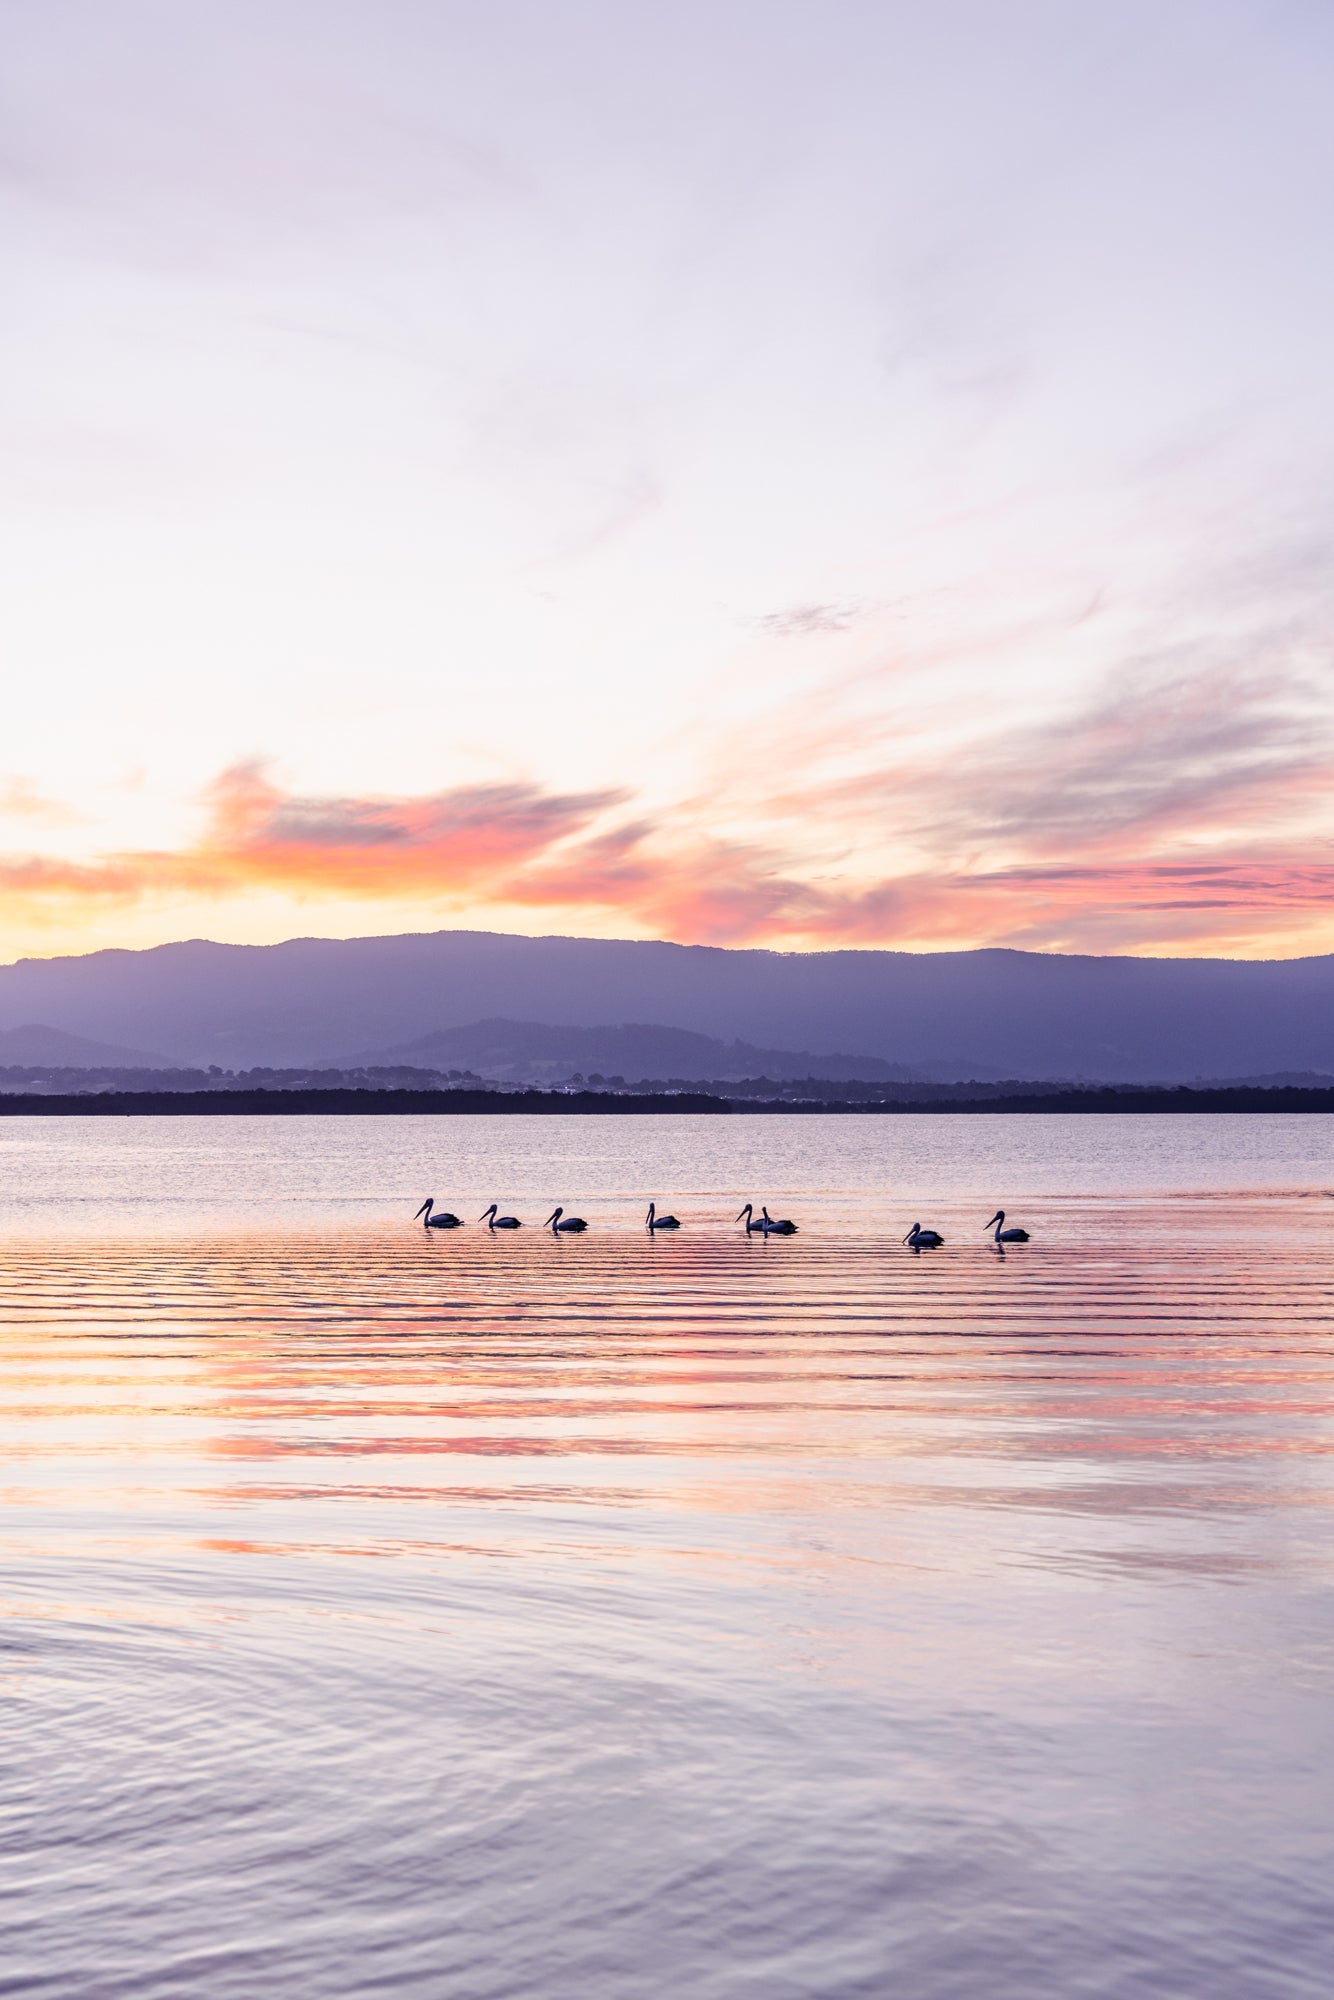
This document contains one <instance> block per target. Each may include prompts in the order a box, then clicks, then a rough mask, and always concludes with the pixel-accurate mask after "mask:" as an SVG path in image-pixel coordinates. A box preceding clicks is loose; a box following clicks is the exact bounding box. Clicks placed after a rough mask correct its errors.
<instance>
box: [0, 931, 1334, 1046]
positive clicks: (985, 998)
mask: <svg viewBox="0 0 1334 2000" xmlns="http://www.w3.org/2000/svg"><path fill="white" fill-rule="evenodd" d="M502 1021H503V1022H505V1023H506V1024H507V1029H508V1030H515V1029H517V1028H519V1027H522V1028H523V1029H524V1032H525V1034H526V1033H527V1030H528V1029H529V1028H531V1027H532V1025H533V1024H534V1023H543V1024H548V1026H549V1029H550V1030H551V1032H552V1033H553V1034H555V1033H556V1031H563V1030H571V1029H573V1030H580V1029H584V1030H593V1029H598V1030H599V1032H600V1034H601V1035H603V1036H613V1037H614V1036H615V1035H616V1034H620V1033H629V1032H631V1030H630V1029H625V1030H621V1029H608V1028H606V1027H605V1026H600V1024H606V1023H609V1022H613V1023H615V1022H620V1023H628V1024H636V1023H637V1024H657V1025H656V1026H655V1027H653V1028H652V1029H651V1030H650V1029H648V1028H647V1027H644V1026H642V1025H641V1026H640V1027H637V1028H635V1029H634V1030H633V1032H634V1033H636V1034H641V1033H646V1032H652V1033H654V1034H661V1033H662V1032H663V1031H665V1030H677V1031H686V1032H687V1033H689V1034H692V1035H698V1036H704V1037H708V1038H711V1039H712V1040H713V1041H714V1042H715V1044H716V1043H719V1042H721V1043H723V1044H725V1045H726V1046H727V1047H728V1048H729V1049H731V1048H732V1047H733V1046H734V1045H735V1044H736V1043H737V1041H738V1040H740V1041H741V1042H743V1043H744V1044H748V1045H749V1050H748V1053H747V1057H746V1060H747V1061H749V1060H750V1059H751V1056H752V1054H753V1057H754V1059H756V1060H758V1062H759V1063H760V1066H761V1067H764V1066H765V1065H766V1063H770V1062H773V1061H774V1060H775V1059H776V1058H777V1057H778V1056H779V1055H781V1054H782V1053H783V1052H784V1051H787V1052H789V1053H790V1052H793V1051H796V1052H806V1053H802V1054H801V1056H800V1060H801V1062H802V1063H807V1062H809V1061H812V1060H814V1061H816V1062H820V1063H821V1064H822V1065H823V1063H824V1062H825V1061H828V1060H830V1059H841V1060H842V1061H843V1062H844V1063H847V1062H849V1061H852V1062H857V1063H865V1062H869V1061H872V1060H874V1061H875V1062H877V1063H883V1064H885V1065H887V1066H888V1069H889V1072H890V1075H891V1076H892V1075H893V1074H894V1073H896V1072H897V1073H898V1074H900V1075H903V1074H905V1073H916V1074H918V1075H926V1076H932V1077H936V1078H940V1079H941V1080H944V1079H945V1078H946V1075H947V1073H948V1074H952V1075H954V1076H959V1077H969V1076H977V1077H979V1078H982V1077H988V1076H991V1077H995V1076H1005V1077H1014V1078H1031V1079H1035V1080H1038V1079H1048V1078H1061V1077H1066V1078H1081V1077H1082V1078H1098V1079H1105V1080H1108V1081H1112V1082H1117V1081H1163V1082H1189V1081H1190V1080H1192V1079H1193V1078H1196V1077H1200V1076H1210V1077H1227V1076H1241V1075H1247V1076H1249V1075H1262V1074H1270V1073H1273V1072H1279V1071H1292V1072H1306V1071H1316V1072H1328V1071H1331V1070H1334V957H1320V958H1303V959H1281V960H1262V961H1259V960H1233V959H1153V958H1090V957H1066V956H1060V955H1057V954H1047V953H1038V952H1022V951H1009V950H986V951H972V952H933V953H912V952H895V951H829V952H775V951H762V950H749V949H748V950H728V949H725V948H723V947H720V946H707V945H676V944H665V943H656V942H635V941H629V940H621V939H590V938H564V937H540V938H526V937H515V936H509V935H502V934H498V933H493V932H485V931H438V932H429V933H413V934H409V935H406V936H398V937H370V938H349V939H336V938H298V939H293V940H291V941H290V942H288V943H284V944H275V945H232V944H215V943H210V942H207V941H204V940H199V939H196V940H192V941H189V942H185V943H180V944H169V945H160V946H157V947H155V948H153V949H150V950H146V951H122V950H110V951H99V952H93V953H89V954H87V955H85V956H81V957H70V958H51V959H21V960H19V961H18V962H17V963H16V964H13V965H8V966H3V967H0V1030H3V1029H11V1030H19V1029H22V1030H24V1032H25V1033H34V1032H36V1030H35V1028H34V1026H33V1024H35V1023H41V1024H43V1032H46V1031H52V1030H54V1031H59V1032H60V1033H63V1034H65V1035H73V1036H80V1037H84V1038H86V1039H91V1040H94V1041H96V1042H100V1043H101V1044H103V1047H104V1048H106V1047H108V1046H112V1047H115V1048H116V1049H117V1052H118V1059H121V1060H124V1058H125V1056H127V1055H129V1056H132V1057H134V1051H136V1050H138V1051H143V1050H153V1051H156V1052H157V1054H156V1057H149V1058H145V1057H142V1056H138V1057H134V1060H136V1061H145V1060H147V1061H152V1060H157V1061H161V1062H170V1063H178V1064H179V1063H189V1064H198V1065H205V1066H207V1065H210V1064H216V1065H219V1066H222V1067H226V1068H238V1067H242V1066H253V1065H257V1064H272V1065H275V1066H277V1065H288V1064H354V1063H357V1062H362V1063H364V1062H367V1061H371V1060H374V1061H386V1060H393V1061H402V1060H404V1059H405V1051H406V1050H408V1049H411V1048H415V1049H416V1050H417V1058H416V1059H418V1060H421V1059H422V1058H421V1053H420V1052H421V1047H422V1044H423V1041H424V1039H433V1038H435V1037H438V1036H442V1035H443V1036H444V1037H445V1040H444V1041H443V1042H440V1043H438V1044H436V1046H438V1047H440V1048H446V1047H448V1046H450V1044H449V1040H448V1036H449V1033H450V1032H453V1031H457V1030H459V1029H461V1028H463V1027H465V1026H467V1027H468V1028H469V1032H470V1033H486V1034H490V1035H492V1037H493V1038H494V1035H495V1032H496V1024H497V1023H499V1022H502ZM16 1045H17V1044H16ZM455 1046H458V1045H457V1044H455ZM527 1046H528V1048H529V1050H530V1056H529V1057H525V1058H524V1059H525V1060H527V1059H532V1060H539V1059H540V1060H543V1061H545V1060H548V1059H549V1060H550V1061H552V1062H555V1063H564V1062H567V1061H568V1062H569V1063H570V1066H571V1067H572V1068H577V1069H580V1070H583V1071H584V1072H585V1073H587V1071H588V1069H590V1068H592V1067H596V1068H599V1069H606V1070H609V1071H610V1070H615V1071H621V1072H622V1073H623V1074H625V1075H626V1076H627V1077H629V1075H630V1070H631V1069H633V1068H634V1067H637V1064H636V1063H635V1062H634V1061H633V1060H631V1059H630V1058H629V1057H628V1056H627V1057H625V1058H624V1059H623V1060H614V1059H613V1055H612V1053H611V1052H610V1049H609V1048H608V1047H607V1045H606V1044H605V1043H604V1044H602V1045H601V1047H602V1053H601V1054H600V1055H599V1056H598V1058H597V1059H596V1060H595V1059H594V1057H593V1055H592V1054H591V1053H588V1052H585V1053H583V1054H579V1055H576V1054H574V1053H573V1047H574V1045H573V1044H570V1043H567V1042H562V1043H560V1044H559V1045H558V1046H557V1045H556V1044H554V1043H553V1044H552V1048H553V1053H552V1054H551V1055H550V1056H549V1058H548V1057H541V1058H538V1057H536V1056H533V1055H531V1049H532V1044H531V1043H529V1044H528V1045H527ZM591 1047H592V1045H591V1044H589V1045H588V1048H589V1049H591ZM848 1050H853V1051H859V1052H860V1054H859V1055H857V1056H855V1057H851V1058H849V1057H848V1056H846V1055H841V1052H843V1051H848ZM567 1051H568V1053H567ZM715 1053H716V1051H715ZM9 1059H10V1060H11V1061H16V1060H19V1058H17V1057H10V1058H9ZM51 1059H52V1060H56V1059H60V1060H63V1059H64V1058H54V1057H53V1058H51ZM100 1059H102V1060H105V1057H103V1058H100ZM510 1059H511V1058H505V1060H510ZM627 1064H628V1067H627ZM423 1066H428V1065H427V1064H426V1063H424V1062H423ZM429 1066H432V1067H434V1066H436V1059H435V1058H432V1061H431V1063H430V1065H429ZM450 1066H458V1067H471V1068H476V1067H477V1066H478V1065H477V1063H476V1062H475V1061H468V1060H463V1059H460V1060H459V1061H458V1063H457V1064H456V1065H455V1064H451V1065H450ZM664 1066H666V1065H664ZM651 1067H652V1068H653V1070H654V1071H655V1072H657V1070H658V1063H657V1062H656V1061H655V1062H654V1063H653V1064H652V1065H651ZM707 1067H708V1068H709V1069H710V1070H713V1069H714V1068H715V1065H714V1063H713V1061H712V1059H711V1061H710V1063H709V1064H708V1065H707ZM673 1073H675V1074H678V1075H687V1074H690V1071H688V1070H687V1069H685V1068H677V1069H675V1070H674V1072H673ZM731 1073H733V1070H732V1067H731V1065H730V1064H729V1065H728V1067H727V1068H726V1069H725V1070H724V1071H723V1074H731ZM815 1073H816V1074H834V1073H835V1072H834V1071H830V1070H828V1069H825V1068H824V1067H823V1066H822V1067H821V1068H820V1069H818V1070H816V1071H815ZM837 1073H838V1074H849V1073H851V1074H854V1075H855V1074H860V1073H863V1072H860V1071H858V1070H856V1069H854V1070H852V1071H851V1072H849V1071H847V1070H840V1071H838V1072H837Z"/></svg>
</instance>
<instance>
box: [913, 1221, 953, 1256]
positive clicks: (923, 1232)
mask: <svg viewBox="0 0 1334 2000" xmlns="http://www.w3.org/2000/svg"><path fill="white" fill-rule="evenodd" d="M903 1240H904V1242H905V1243H906V1244H907V1246H908V1248H909V1249H910V1250H936V1249H938V1248H939V1246H940V1245H941V1244H942V1243H943V1242H944V1241H945V1239H944V1237H943V1236H942V1235H941V1233H940V1231H939V1230H938V1229H923V1227H922V1225H921V1223H920V1222H914V1224H913V1226H912V1228H911V1229H910V1230H909V1231H908V1234H907V1235H906V1236H905V1237H904V1239H903Z"/></svg>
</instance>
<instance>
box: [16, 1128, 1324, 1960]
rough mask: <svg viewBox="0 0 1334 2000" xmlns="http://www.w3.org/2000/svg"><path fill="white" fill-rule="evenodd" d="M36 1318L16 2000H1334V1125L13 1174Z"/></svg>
mask: <svg viewBox="0 0 1334 2000" xmlns="http://www.w3.org/2000/svg"><path fill="white" fill-rule="evenodd" d="M428 1194H430V1195H434V1196H435V1197H436V1199H437V1201H438V1202H439V1203H440V1204H441V1205H443V1206H446V1207H449V1208H452V1209H455V1210H457V1211H458V1213H459V1214H460V1215H462V1216H464V1217H465V1219H466V1221H467V1224H468V1226H467V1227H466V1228H464V1229H460V1230H457V1231H451V1232H430V1233H428V1232H426V1231H425V1230H423V1229H422V1228H421V1227H420V1225H414V1224H413V1222H412V1220H411V1218H412V1214H413V1211H414V1210H415V1209H416V1208H417V1207H418V1206H419V1204H420V1203H421V1201H422V1200H423V1199H424V1198H425V1197H426V1195H428ZM650 1196H654V1197H656V1198H657V1199H658V1201H659V1202H660V1203H661V1204H663V1205H664V1206H666V1207H669V1208H670V1209H672V1210H673V1211H674V1212H675V1213H676V1214H678V1215H679V1216H680V1217H681V1218H682V1222H683V1224H684V1227H683V1228H682V1229H681V1230H680V1231H679V1232H678V1233H677V1234H676V1235H675V1236H670V1237H657V1238H650V1237H649V1236H648V1235H647V1234H646V1233H645V1231H644V1229H643V1226H642V1224H643V1211H644V1204H645V1202H646V1200H647V1199H648V1197H650ZM493 1198H494V1199H497V1200H499V1201H500V1203H501V1206H502V1209H510V1210H512V1211H513V1212H515V1213H518V1214H519V1215H521V1216H522V1217H523V1218H524V1220H525V1223H526V1224H528V1225H529V1226H527V1227H525V1228H524V1229H522V1230H520V1231H518V1232H514V1233H511V1234H509V1235H504V1236H502V1235H492V1234H491V1233H489V1232H488V1231H487V1230H485V1229H484V1228H479V1227H477V1226H475V1223H474V1218H475V1217H476V1216H477V1215H478V1214H479V1213H480V1212H481V1210H482V1209H483V1207H484V1206H485V1205H486V1204H487V1203H488V1202H490V1201H491V1200H492V1199H493ZM747 1199H754V1200H756V1201H757V1202H758V1201H767V1202H768V1203H769V1206H770V1208H771V1210H772V1211H773V1212H774V1213H775V1214H778V1213H780V1212H781V1213H782V1214H784V1215H791V1216H793V1217H795V1219H796V1220H797V1222H798V1223H799V1225H800V1228H799V1233H798V1234H797V1235H795V1236H793V1237H791V1238H787V1239H772V1240H769V1241H764V1240H762V1239H759V1238H755V1237H751V1238H747V1236H746V1235H745V1233H744V1231H743V1230H742V1229H741V1228H740V1227H739V1226H737V1225H736V1224H735V1223H734V1221H733V1217H734V1216H735V1214H736V1212H737V1209H738V1208H739V1206H740V1205H741V1203H742V1202H743V1201H745V1200H747ZM556 1202H563V1203H564V1204H565V1205H566V1206H567V1207H568V1208H570V1209H572V1210H574V1211H575V1212H577V1213H579V1214H582V1215H584V1216H586V1217H587V1219H588V1222H589V1229H588V1232H587V1233H586V1234H585V1235H583V1236H581V1237H577V1238H572V1239H558V1238H556V1237H554V1236H553V1235H552V1234H551V1233H550V1232H549V1231H548V1232H544V1231H542V1230H541V1229H540V1228H538V1227H534V1226H532V1225H534V1224H538V1223H540V1222H541V1220H542V1217H543V1216H544V1215H545V1214H546V1213H548V1211H549V1209H550V1208H551V1206H553V1205H554V1204H555V1203H556ZM1002 1205H1003V1206H1004V1207H1005V1208H1006V1210H1007V1211H1009V1219H1010V1220H1011V1221H1014V1222H1017V1223H1021V1224H1023V1225H1024V1226H1026V1227H1027V1228H1028V1229H1029V1230H1030V1231H1031V1232H1032V1241H1031V1242H1029V1243H1027V1244H1024V1245H1021V1246H1017V1247H1016V1248H1013V1249H1010V1250H1007V1251H1004V1252H1000V1251H998V1250H997V1249H996V1248H995V1246H994V1245H993V1244H992V1243H991V1241H990V1239H989V1238H988V1237H987V1236H986V1235H985V1234H984V1233H983V1224H984V1223H985V1222H986V1220H987V1217H988V1216H989V1215H990V1214H991V1213H992V1211H993V1210H994V1209H995V1208H996V1207H998V1206H1002ZM915 1220H920V1221H922V1222H923V1223H927V1224H931V1225H934V1226H935V1227H936V1228H938V1229H940V1230H941V1231H942V1232H943V1233H944V1235H945V1238H946V1242H945V1244H944V1246H943V1248H941V1249H940V1250H937V1251H932V1252H928V1253H914V1252H912V1251H910V1250H908V1249H905V1248H904V1247H903V1246H902V1243H901V1241H900V1239H901V1238H902V1236H903V1235H904V1233H905V1231H906V1230H907V1229H908V1227H909V1225H910V1224H911V1223H912V1222H913V1221H915ZM0 1320H2V1321H3V1346H2V1347H0V1359H2V1362H3V1371H4V1372H3V1404H2V1406H0V1424H2V1425H3V1448H4V1475H3V1487H4V1490H3V1494H2V1495H0V1504H2V1506H3V1519H2V1521H0V1534H2V1535H3V1558H4V1562H3V1571H4V1574H3V1584H2V1585H0V1589H2V1590H3V1599H4V1602H3V1613H4V1616H3V1624H2V1625H0V1635H2V1642H3V1648H4V1652H3V1682H4V1697H5V1698H4V1741H3V1778H2V1779H0V1840H2V1841H3V1847H4V1868H3V1871H0V1898H2V1903H0V1927H2V1928H3V1934H4V1949H3V1952H0V1994H4V1995H11V1994H21V1995H44V1996H51V2000H56V1996H59V2000H66V1996H79V2000H85V1996H93V1997H94V2000H104V1996H122V1995H123V1996H125V1997H126V2000H130V1996H133V2000H169V1996H170V2000H176V1996H181V2000H184V1996H187V1995H189V1996H192V2000H255V1996H256V1995H259V1994H268V1993H270V1992H275V1993H276V1992H284V1993H291V1994H293V1995H299V1996H300V1997H301V2000H325V1996H330V1997H331V2000H332V1996H354V1995H355V1996H361V1995H367V1996H369V1995H393V1996H395V2000H401V1996H409V1997H410V2000H517V1996H533V2000H539V1996H540V2000H677V1996H678V1995H681V1994H689V1995H690V1996H691V2000H893V1996H900V1995H901V1996H904V2000H972V1996H975V1995H976V1996H982V1995H985V1996H987V2000H1034V1996H1038V1995H1041V1996H1047V1995H1051V1996H1057V1997H1058V2000H1067V1997H1068V1996H1089V2000H1095V1996H1096V2000H1122V1997H1123V1996H1136V1997H1137V2000H1138V1996H1143V2000H1163V1996H1195V1995H1199V1996H1209V2000H1219V1996H1221V2000H1269V1997H1270V1996H1274V2000H1279V1996H1283V2000H1298V1996H1301V2000H1306V1996H1316V1995H1320V1996H1322V2000H1323V1996H1324V1995H1325V1994H1326V1993H1327V1992H1328V1990H1329V1984H1330V1973H1329V1967H1330V1964H1331V1962H1334V1889H1332V1888H1331V1879H1330V1878H1331V1869H1330V1858H1331V1857H1330V1831H1329V1821H1330V1809H1329V1798H1330V1791H1331V1777H1330V1765H1331V1754H1332V1753H1334V1702H1332V1701H1331V1696H1332V1695H1334V1646H1332V1642H1334V1595H1332V1594H1331V1580H1332V1577H1334V1545H1332V1543H1331V1535H1330V1522H1331V1505H1332V1504H1334V1421H1332V1419H1334V1120H1330V1119H1328V1118H1325V1117H1323V1116H1318V1115H1317V1116H1310V1115H1308V1116H1288V1117H1282V1116H1275V1117H1270V1116H1237V1117H1230V1116H1199V1117H1196V1116H1190V1115H1181V1114H1174V1115H1166V1116H1158V1117H1155V1116H1100V1117H1084V1118H1080V1117H1061V1116H1043V1115H1029V1116H1012V1115H1005V1114H990V1115H987V1116H985V1117H981V1116H976V1117H968V1116H951V1115H948V1114H939V1113H933V1114H929V1115H926V1116H923V1117H920V1118H918V1117H912V1116H896V1117H893V1118H885V1119H877V1118H873V1117H857V1118H851V1117H843V1118H839V1117H836V1116H835V1117H822V1116H811V1115H802V1116H795V1117H793V1118H791V1119H785V1118H781V1117H775V1116H772V1115H769V1116H756V1117H747V1116H744V1115H737V1116H733V1117H730V1118H716V1117H704V1118H690V1117H682V1118H672V1117H664V1116H655V1117H648V1118H632V1117H625V1118H622V1117H616V1118H607V1119H599V1118H593V1117H584V1118H570V1119H568V1120H567V1119H563V1118H559V1117H535V1118H526V1117H501V1118H486V1117H476V1118H431V1117H422V1118H383V1119H380V1118H347V1119H339V1118H323V1119H321V1118H309V1119H307V1118H291V1119H288V1118H273V1119H265V1118H262V1117H258V1118H254V1119H249V1118H230V1117H229V1118H217V1119H209V1118H198V1119H194V1118H182V1119H177V1118H167V1119H161V1120H153V1119H147V1118H145V1119H137V1118H127V1119H123V1120H122V1119H115V1120H113V1119H99V1118H90V1119H86V1120H85V1119H77V1118H75V1119H71V1118H41V1117H39V1118H33V1119H24V1118H15V1119H7V1120H5V1121H4V1122H3V1125H0Z"/></svg>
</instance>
